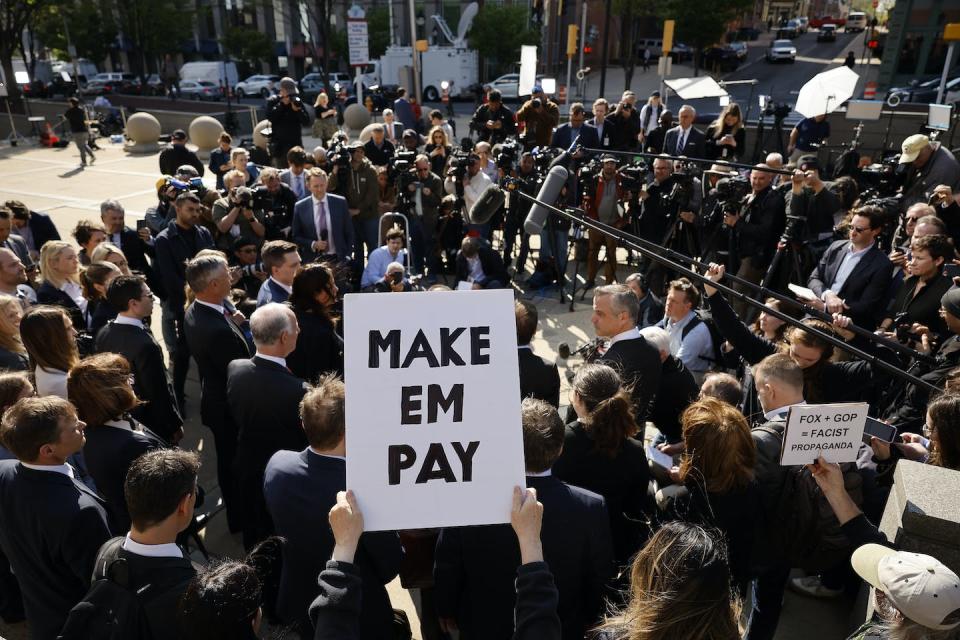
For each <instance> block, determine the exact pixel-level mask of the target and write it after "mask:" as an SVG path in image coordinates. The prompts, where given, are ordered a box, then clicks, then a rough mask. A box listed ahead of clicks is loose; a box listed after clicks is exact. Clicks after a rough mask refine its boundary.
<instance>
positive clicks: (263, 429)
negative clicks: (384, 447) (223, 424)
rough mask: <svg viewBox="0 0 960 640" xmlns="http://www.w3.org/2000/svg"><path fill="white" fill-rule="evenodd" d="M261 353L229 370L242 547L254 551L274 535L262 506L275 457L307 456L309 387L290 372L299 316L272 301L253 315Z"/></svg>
mask: <svg viewBox="0 0 960 640" xmlns="http://www.w3.org/2000/svg"><path fill="white" fill-rule="evenodd" d="M250 330H251V331H252V332H253V343H254V344H255V345H256V346H257V353H256V354H254V356H253V357H252V358H250V359H249V360H234V361H233V362H231V363H230V366H229V367H227V406H228V407H229V408H230V414H231V415H233V416H236V421H237V428H238V430H239V438H238V440H237V483H238V485H239V490H240V493H241V494H242V495H243V498H244V503H245V505H244V511H243V546H244V547H246V548H247V549H250V548H252V547H253V545H255V544H256V543H257V542H260V541H261V540H263V539H264V538H266V537H267V536H269V535H271V534H272V533H273V523H272V522H271V521H270V514H269V513H267V505H266V504H265V503H264V501H263V471H264V469H266V467H267V462H269V461H270V457H271V456H272V455H273V454H274V453H276V452H277V451H280V450H281V449H286V450H289V451H302V450H303V448H304V447H305V446H307V438H306V436H304V434H303V429H301V428H300V413H299V407H300V400H301V399H303V394H304V393H306V392H307V389H308V388H309V385H308V384H307V383H306V382H304V381H303V380H301V379H300V378H298V377H296V376H295V375H293V373H291V372H290V370H289V369H288V368H287V361H286V357H287V356H288V355H290V353H291V352H292V351H293V350H294V348H295V347H296V345H297V334H298V333H299V332H300V331H299V327H298V326H297V317H296V316H295V315H294V314H293V311H292V310H291V309H290V307H288V306H286V305H282V304H279V303H276V302H271V303H269V304H266V305H264V306H262V307H259V308H258V309H257V310H256V311H254V312H253V315H251V316H250Z"/></svg>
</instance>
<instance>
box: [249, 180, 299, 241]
mask: <svg viewBox="0 0 960 640" xmlns="http://www.w3.org/2000/svg"><path fill="white" fill-rule="evenodd" d="M302 179H303V181H304V182H303V184H304V187H303V188H304V189H306V173H305V172H304V174H303V176H302ZM260 182H261V186H260V187H258V188H257V190H256V194H257V196H258V199H259V200H261V201H262V202H263V213H264V225H265V226H266V228H267V235H266V238H267V240H278V239H281V238H283V239H286V238H289V237H290V225H291V224H293V208H294V207H295V206H297V201H298V200H302V199H303V198H298V197H297V194H295V193H294V192H293V189H292V188H291V187H290V186H289V185H286V184H284V183H283V180H282V179H281V178H280V171H279V170H278V169H274V168H273V167H267V168H265V169H264V170H263V171H261V172H260Z"/></svg>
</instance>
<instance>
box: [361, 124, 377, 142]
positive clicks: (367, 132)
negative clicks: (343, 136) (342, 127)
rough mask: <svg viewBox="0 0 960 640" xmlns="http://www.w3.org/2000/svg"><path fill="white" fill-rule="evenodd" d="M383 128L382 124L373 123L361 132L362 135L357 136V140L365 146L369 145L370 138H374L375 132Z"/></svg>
mask: <svg viewBox="0 0 960 640" xmlns="http://www.w3.org/2000/svg"><path fill="white" fill-rule="evenodd" d="M382 126H383V123H382V122H371V123H370V124H368V125H367V126H365V127H364V128H363V131H361V132H360V135H359V136H357V140H359V141H360V142H362V143H363V144H367V143H368V142H369V141H370V138H372V137H373V130H374V129H378V128H380V127H382Z"/></svg>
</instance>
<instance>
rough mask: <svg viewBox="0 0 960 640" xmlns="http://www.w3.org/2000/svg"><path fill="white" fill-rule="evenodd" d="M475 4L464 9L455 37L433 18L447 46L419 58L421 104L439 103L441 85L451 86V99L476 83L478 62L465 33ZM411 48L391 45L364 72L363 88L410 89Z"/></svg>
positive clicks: (439, 47)
mask: <svg viewBox="0 0 960 640" xmlns="http://www.w3.org/2000/svg"><path fill="white" fill-rule="evenodd" d="M477 11H478V6H477V3H475V2H472V3H470V4H469V5H467V7H466V8H465V9H464V11H463V14H462V15H461V16H460V23H459V24H458V25H457V36H456V37H454V36H453V33H451V31H450V27H449V26H448V25H447V23H446V21H445V20H444V19H443V18H442V17H440V16H438V15H434V16H433V20H434V21H435V22H436V23H437V27H438V28H439V29H440V31H441V32H442V33H443V35H444V37H445V38H446V39H447V40H448V41H449V42H450V45H449V46H448V45H433V46H430V48H428V49H427V50H426V51H424V52H423V53H422V54H421V55H420V62H421V65H422V69H421V82H420V86H421V87H423V100H424V101H426V102H436V101H438V100H439V99H440V93H441V90H442V89H441V83H442V82H444V81H446V82H449V83H450V88H449V93H450V96H451V97H458V96H466V95H468V94H469V93H470V92H469V87H470V86H471V85H473V84H476V83H477V81H478V79H479V58H478V56H477V52H476V50H475V49H469V48H468V46H467V40H466V36H467V31H469V30H470V26H471V25H472V24H473V18H474V17H475V16H476V15H477ZM412 73H413V48H412V47H401V46H397V45H391V46H389V47H387V50H386V51H385V52H384V54H383V56H381V57H380V59H379V60H374V61H373V62H372V63H371V64H369V65H367V67H366V68H365V69H363V73H362V80H363V83H364V85H366V86H372V85H384V84H399V85H403V86H405V87H406V88H407V89H408V90H410V89H412V86H413V83H412V78H413V76H412Z"/></svg>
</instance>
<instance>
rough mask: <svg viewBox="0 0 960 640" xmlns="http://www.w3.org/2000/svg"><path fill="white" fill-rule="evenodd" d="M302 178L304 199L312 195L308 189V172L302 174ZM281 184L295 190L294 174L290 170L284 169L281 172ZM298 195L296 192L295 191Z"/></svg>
mask: <svg viewBox="0 0 960 640" xmlns="http://www.w3.org/2000/svg"><path fill="white" fill-rule="evenodd" d="M300 177H301V178H302V179H303V197H304V198H305V197H307V196H308V195H310V190H309V189H307V172H306V171H304V172H302V173H301V174H300ZM280 182H282V183H283V184H285V185H287V186H288V187H290V189H293V172H292V171H290V169H284V170H283V171H281V172H280ZM293 192H294V194H296V190H294V191H293Z"/></svg>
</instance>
